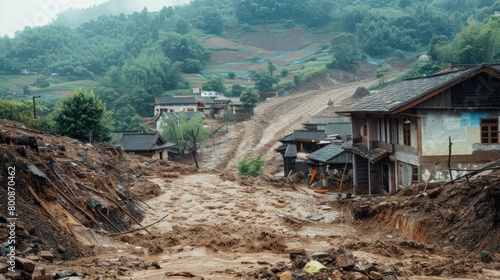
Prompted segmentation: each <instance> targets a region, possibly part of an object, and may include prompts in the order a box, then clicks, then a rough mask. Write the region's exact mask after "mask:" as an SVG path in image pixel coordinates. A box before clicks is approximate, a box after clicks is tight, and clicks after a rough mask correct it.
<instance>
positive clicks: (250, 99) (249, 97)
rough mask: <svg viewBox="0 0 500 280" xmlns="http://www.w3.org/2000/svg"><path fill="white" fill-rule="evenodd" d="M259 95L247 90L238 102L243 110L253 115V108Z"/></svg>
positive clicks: (249, 89) (252, 90)
mask: <svg viewBox="0 0 500 280" xmlns="http://www.w3.org/2000/svg"><path fill="white" fill-rule="evenodd" d="M259 98H260V96H259V94H257V93H256V92H255V90H254V89H251V88H248V89H246V90H245V91H243V93H241V95H240V100H241V102H243V108H245V109H246V110H247V111H249V112H250V113H253V107H255V104H257V103H258V102H259Z"/></svg>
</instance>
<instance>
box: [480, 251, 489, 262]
mask: <svg viewBox="0 0 500 280" xmlns="http://www.w3.org/2000/svg"><path fill="white" fill-rule="evenodd" d="M479 255H480V256H481V261H482V262H485V263H489V262H491V255H490V252H488V251H481V252H479Z"/></svg>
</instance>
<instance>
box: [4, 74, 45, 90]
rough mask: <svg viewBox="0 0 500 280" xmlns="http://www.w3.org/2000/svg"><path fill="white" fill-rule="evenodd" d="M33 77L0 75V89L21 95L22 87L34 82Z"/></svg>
mask: <svg viewBox="0 0 500 280" xmlns="http://www.w3.org/2000/svg"><path fill="white" fill-rule="evenodd" d="M36 78H37V76H35V75H0V87H1V88H5V89H7V90H8V91H10V92H16V93H22V92H23V86H24V85H31V84H34V83H35V82H36Z"/></svg>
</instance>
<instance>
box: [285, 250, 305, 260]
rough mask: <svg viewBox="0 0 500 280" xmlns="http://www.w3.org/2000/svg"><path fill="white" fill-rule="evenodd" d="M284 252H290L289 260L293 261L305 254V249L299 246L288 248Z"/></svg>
mask: <svg viewBox="0 0 500 280" xmlns="http://www.w3.org/2000/svg"><path fill="white" fill-rule="evenodd" d="M285 253H287V254H290V260H291V261H294V260H295V259H296V258H297V257H299V256H300V257H302V258H303V257H305V256H306V250H304V249H301V248H293V249H288V250H286V251H285Z"/></svg>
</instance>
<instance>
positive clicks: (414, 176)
mask: <svg viewBox="0 0 500 280" xmlns="http://www.w3.org/2000/svg"><path fill="white" fill-rule="evenodd" d="M411 182H412V183H418V166H415V165H413V166H412V169H411Z"/></svg>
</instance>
